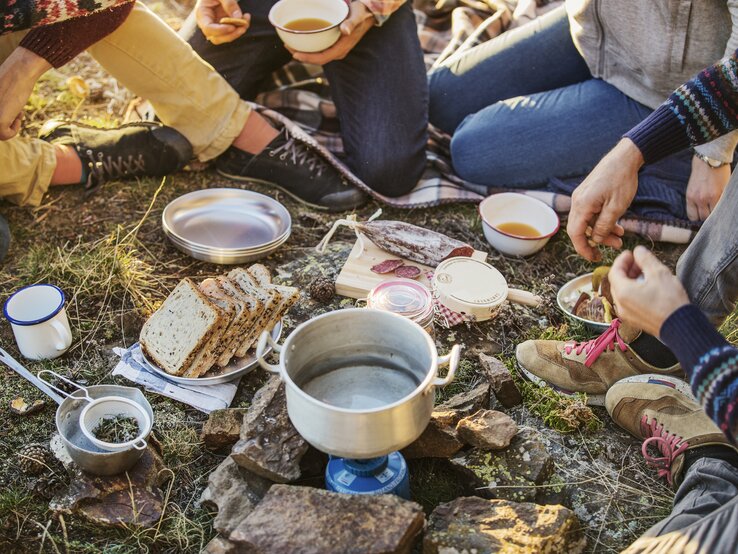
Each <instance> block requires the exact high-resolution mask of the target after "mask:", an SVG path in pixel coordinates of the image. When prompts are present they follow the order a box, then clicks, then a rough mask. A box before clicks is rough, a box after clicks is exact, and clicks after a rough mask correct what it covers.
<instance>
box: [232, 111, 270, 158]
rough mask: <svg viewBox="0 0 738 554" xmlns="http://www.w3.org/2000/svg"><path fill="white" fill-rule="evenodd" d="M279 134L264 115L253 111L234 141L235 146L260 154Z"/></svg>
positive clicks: (250, 152)
mask: <svg viewBox="0 0 738 554" xmlns="http://www.w3.org/2000/svg"><path fill="white" fill-rule="evenodd" d="M278 135H279V131H277V129H275V128H274V127H272V126H271V125H270V124H269V122H268V121H267V120H266V119H265V118H264V117H263V116H261V115H260V114H258V113H256V112H255V111H252V112H251V114H249V117H248V119H247V120H246V123H245V124H244V126H243V129H241V134H239V135H238V136H237V137H236V140H234V141H233V146H235V147H236V148H238V149H239V150H243V151H245V152H248V153H249V154H259V153H260V152H261V151H262V150H264V148H266V147H267V145H268V144H269V143H270V142H272V141H273V140H274V139H275V138H277V136H278Z"/></svg>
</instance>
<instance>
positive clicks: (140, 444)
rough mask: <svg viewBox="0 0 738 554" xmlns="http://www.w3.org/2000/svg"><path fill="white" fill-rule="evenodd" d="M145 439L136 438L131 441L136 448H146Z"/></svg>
mask: <svg viewBox="0 0 738 554" xmlns="http://www.w3.org/2000/svg"><path fill="white" fill-rule="evenodd" d="M146 446H148V445H147V444H146V441H145V440H144V439H138V440H137V441H136V442H134V443H133V448H135V449H136V450H146Z"/></svg>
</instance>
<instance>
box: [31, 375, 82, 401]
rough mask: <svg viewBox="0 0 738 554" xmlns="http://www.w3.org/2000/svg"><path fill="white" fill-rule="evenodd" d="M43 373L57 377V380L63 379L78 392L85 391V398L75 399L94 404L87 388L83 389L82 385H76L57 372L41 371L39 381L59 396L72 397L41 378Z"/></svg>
mask: <svg viewBox="0 0 738 554" xmlns="http://www.w3.org/2000/svg"><path fill="white" fill-rule="evenodd" d="M43 373H49V374H51V375H53V376H54V377H56V378H57V379H61V380H62V381H64V382H65V383H69V384H70V385H72V386H73V387H74V388H76V389H77V390H81V391H83V392H84V393H85V395H84V396H80V397H75V398H79V399H80V400H87V401H88V402H92V398H91V397H90V393H89V392H88V391H87V389H86V388H85V387H83V386H82V385H80V384H78V383H75V382H74V381H72V380H71V379H67V378H66V377H64V376H63V375H59V374H58V373H57V372H56V371H51V370H50V369H42V370H41V371H39V372H38V373H37V374H36V376H37V377H38V380H39V381H41V382H42V383H44V384H45V385H46V386H47V387H49V388H50V389H51V390H53V391H56V392H58V393H59V394H61V395H62V396H63V397H64V398H69V397H70V396H72V395H71V394H69V393H68V392H67V391H64V390H62V389H60V388H59V387H57V386H54V385H52V384H51V383H50V382H49V381H47V380H46V379H44V378H43V377H41V374H43Z"/></svg>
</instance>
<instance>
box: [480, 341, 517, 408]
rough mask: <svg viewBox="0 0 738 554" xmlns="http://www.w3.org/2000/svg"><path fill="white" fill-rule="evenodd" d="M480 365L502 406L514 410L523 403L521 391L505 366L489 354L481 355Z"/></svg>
mask: <svg viewBox="0 0 738 554" xmlns="http://www.w3.org/2000/svg"><path fill="white" fill-rule="evenodd" d="M479 364H480V366H481V368H482V372H483V373H484V375H485V376H486V377H487V381H488V382H489V385H490V388H491V389H492V392H493V393H494V395H495V397H496V398H497V400H499V401H500V404H502V405H503V406H504V407H505V408H512V407H513V406H517V405H518V404H520V403H522V402H523V397H522V395H521V394H520V390H518V386H517V385H516V384H515V381H514V380H513V378H512V375H511V374H510V371H509V370H508V369H507V367H506V366H505V364H503V363H502V362H501V361H500V360H498V359H497V358H494V357H492V356H488V355H487V354H479Z"/></svg>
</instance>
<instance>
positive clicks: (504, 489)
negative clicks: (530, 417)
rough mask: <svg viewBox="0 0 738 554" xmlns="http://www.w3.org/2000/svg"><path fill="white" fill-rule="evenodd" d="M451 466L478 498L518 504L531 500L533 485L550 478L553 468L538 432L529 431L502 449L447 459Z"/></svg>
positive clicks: (524, 430)
mask: <svg viewBox="0 0 738 554" xmlns="http://www.w3.org/2000/svg"><path fill="white" fill-rule="evenodd" d="M451 464H452V466H453V467H454V468H455V469H456V470H457V471H459V472H460V473H461V474H462V475H463V476H464V477H465V478H466V479H468V480H469V482H470V484H471V486H472V487H473V488H474V489H475V490H476V491H477V494H479V495H480V496H483V497H485V498H503V499H506V500H514V501H518V502H520V501H532V500H535V498H536V492H537V491H536V487H535V486H536V485H541V484H543V483H544V482H545V481H546V480H547V479H548V478H549V477H551V474H552V473H553V469H554V464H553V458H552V457H551V455H550V454H549V453H548V451H547V450H546V446H545V444H543V441H542V440H541V437H540V436H539V434H538V432H537V431H535V430H534V429H529V428H528V429H523V430H522V431H520V432H519V433H518V434H517V436H516V437H515V438H514V439H513V440H512V441H511V442H510V446H509V447H508V448H507V449H506V450H503V451H500V452H485V451H484V450H480V449H478V448H475V449H473V450H470V451H468V452H462V453H461V454H458V455H457V456H455V457H453V458H451Z"/></svg>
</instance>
